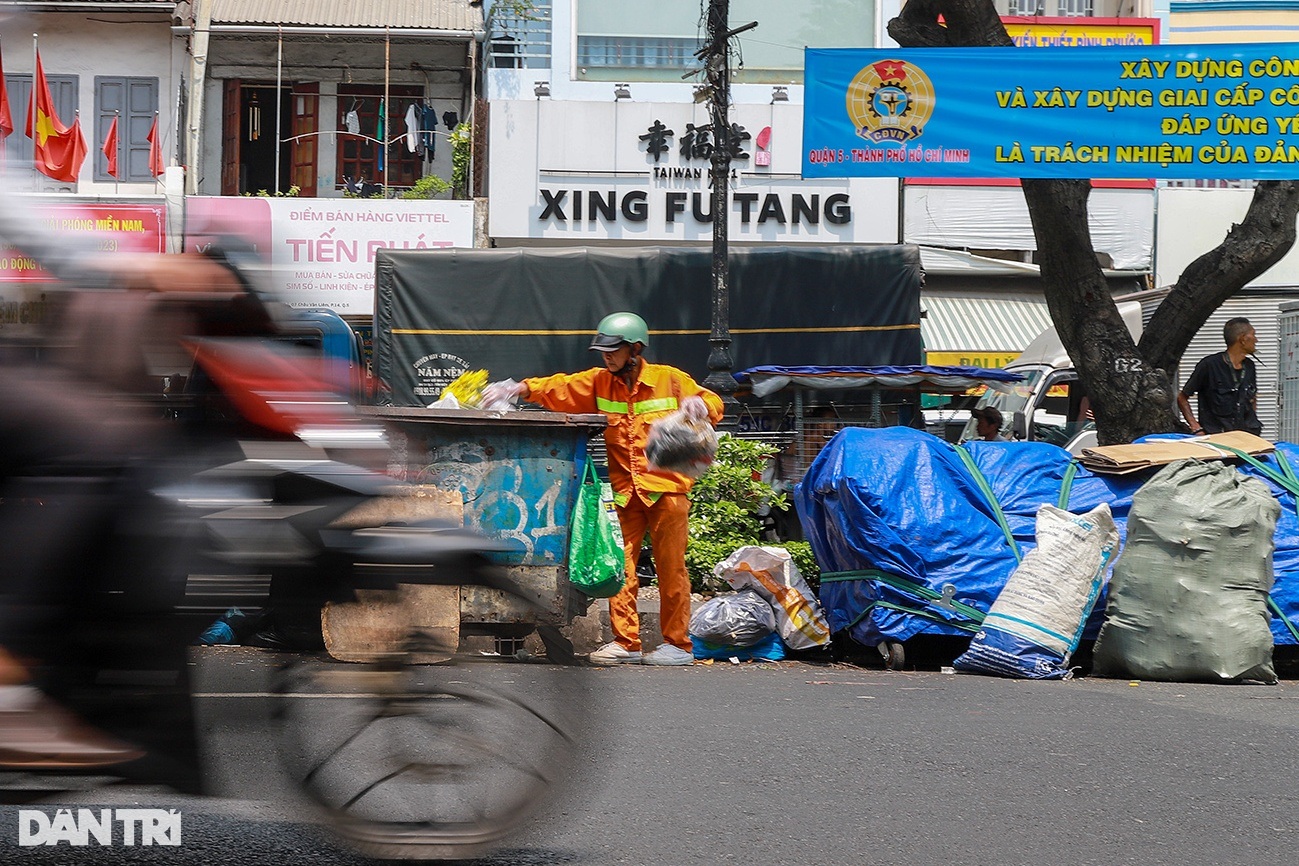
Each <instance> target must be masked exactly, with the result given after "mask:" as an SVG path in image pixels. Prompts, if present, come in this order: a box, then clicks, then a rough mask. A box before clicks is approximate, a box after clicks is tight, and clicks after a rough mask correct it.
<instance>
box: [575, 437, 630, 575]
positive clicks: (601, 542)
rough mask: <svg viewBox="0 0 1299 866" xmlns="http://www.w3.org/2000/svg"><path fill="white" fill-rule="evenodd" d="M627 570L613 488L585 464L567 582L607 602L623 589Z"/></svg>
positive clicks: (576, 507)
mask: <svg viewBox="0 0 1299 866" xmlns="http://www.w3.org/2000/svg"><path fill="white" fill-rule="evenodd" d="M626 568H627V561H626V558H625V555H624V553H623V550H622V527H621V526H619V524H618V512H617V511H616V510H615V509H614V504H613V487H611V486H610V485H609V484H607V483H605V482H602V481H601V480H600V479H599V477H598V476H597V475H596V474H595V464H594V463H592V462H591V461H590V460H587V461H586V472H585V474H584V476H583V478H582V487H581V489H580V490H578V493H577V505H576V506H574V508H573V531H572V533H571V534H570V535H569V540H568V579H569V582H571V583H572V584H573V586H575V587H577V589H579V590H581V591H582V592H583V593H585V594H586V595H589V596H590V597H591V598H608V597H609V596H613V595H617V594H618V592H619V591H620V590H621V589H622V586H623V583H624V582H625V581H626V579H627V570H626Z"/></svg>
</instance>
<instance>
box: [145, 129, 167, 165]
mask: <svg viewBox="0 0 1299 866" xmlns="http://www.w3.org/2000/svg"><path fill="white" fill-rule="evenodd" d="M144 138H145V141H147V142H149V173H150V174H152V175H153V176H154V177H157V176H158V175H160V174H162V173H163V171H164V170H165V169H166V168H167V167H166V166H165V165H163V164H162V142H161V141H160V140H159V137H158V115H156V114H155V115H154V116H153V126H151V127H149V134H148V135H146V136H145V137H144Z"/></svg>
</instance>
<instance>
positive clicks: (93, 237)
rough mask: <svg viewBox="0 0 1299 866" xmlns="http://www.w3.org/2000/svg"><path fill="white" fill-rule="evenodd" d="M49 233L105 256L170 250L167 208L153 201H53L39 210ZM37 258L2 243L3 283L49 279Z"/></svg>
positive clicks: (0, 271)
mask: <svg viewBox="0 0 1299 866" xmlns="http://www.w3.org/2000/svg"><path fill="white" fill-rule="evenodd" d="M37 220H38V221H39V222H40V223H41V224H42V225H43V226H45V228H46V230H47V231H48V232H49V236H50V237H52V238H55V239H63V238H66V239H67V240H68V242H69V243H77V244H81V245H83V246H85V247H87V248H89V249H93V250H97V251H99V252H101V253H103V254H104V255H113V254H115V253H162V252H166V249H167V230H166V226H167V209H166V207H165V206H164V205H163V204H161V203H159V204H156V205H150V204H120V205H107V204H77V203H69V204H50V205H43V206H41V207H40V208H39V210H38V211H37ZM48 279H49V276H48V275H47V274H46V273H45V272H44V271H42V270H41V269H40V268H39V267H38V266H37V264H36V261H35V260H34V259H32V258H31V257H30V256H28V255H26V254H24V253H23V252H22V251H20V250H15V249H12V248H11V247H8V246H2V245H0V283H30V282H40V281H43V280H48Z"/></svg>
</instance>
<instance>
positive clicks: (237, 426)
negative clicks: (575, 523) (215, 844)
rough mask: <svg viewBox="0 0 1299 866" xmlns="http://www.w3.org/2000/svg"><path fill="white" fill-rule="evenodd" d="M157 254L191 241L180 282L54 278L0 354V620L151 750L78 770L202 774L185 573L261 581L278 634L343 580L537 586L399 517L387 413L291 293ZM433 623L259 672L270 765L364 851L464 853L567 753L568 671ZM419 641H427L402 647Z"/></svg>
mask: <svg viewBox="0 0 1299 866" xmlns="http://www.w3.org/2000/svg"><path fill="white" fill-rule="evenodd" d="M166 258H167V259H177V260H178V259H181V258H185V259H187V261H186V263H185V264H186V266H187V267H188V269H189V270H188V271H187V272H186V273H187V276H186V280H185V283H186V288H187V290H186V291H183V292H168V291H144V292H141V291H132V290H130V289H129V288H128V289H126V290H112V289H107V290H104V289H101V290H98V291H85V292H70V293H68V294H67V295H66V296H65V297H63V298H62V299H61V303H60V304H59V307H60V310H59V314H58V325H57V326H56V327H55V328H53V329H52V334H53V338H52V339H51V340H49V341H46V342H45V343H43V344H42V345H40V346H39V347H35V348H34V349H33V347H30V346H29V347H26V349H25V350H24V353H23V354H24V356H25V357H23V358H21V359H19V360H17V361H11V363H9V364H8V365H7V367H6V368H5V369H4V370H3V371H0V376H2V377H3V380H4V381H5V382H6V383H9V384H8V385H6V386H4V387H0V411H3V412H4V413H5V418H7V419H8V420H7V421H6V420H3V419H0V435H4V436H8V437H9V438H12V439H14V440H15V441H17V442H18V443H19V447H16V448H6V449H5V450H6V451H7V453H8V457H7V465H6V471H5V472H4V474H3V476H0V485H2V486H0V543H3V544H4V546H5V549H6V550H8V551H13V552H14V556H15V558H16V562H15V564H14V566H13V568H12V571H11V574H10V577H9V579H8V583H7V584H6V585H4V586H0V592H3V594H4V611H3V615H2V617H0V641H2V642H3V643H4V644H5V645H7V646H9V647H10V649H12V650H15V651H17V652H20V653H22V654H23V655H25V656H28V657H33V658H36V659H39V660H40V662H41V666H40V672H41V677H40V680H39V684H40V686H41V687H42V689H43V690H44V691H46V692H47V693H48V694H50V695H52V696H53V697H54V698H55V699H57V700H59V701H60V702H62V703H64V704H65V705H66V706H68V707H70V708H72V709H73V710H74V711H75V712H77V713H78V714H80V715H81V716H82V717H83V718H84V719H86V720H87V721H88V722H90V723H91V724H93V725H95V726H97V727H98V728H100V729H102V730H104V731H106V732H108V733H110V734H111V735H113V736H115V737H119V738H121V739H122V740H125V741H128V742H130V743H132V744H137V745H139V746H140V747H141V749H142V750H144V751H145V753H146V754H145V756H144V757H142V758H140V759H138V760H135V761H132V762H130V763H127V764H123V765H120V766H115V767H112V768H111V769H108V770H102V769H101V770H96V779H95V782H96V783H97V782H99V781H103V780H104V779H119V778H120V779H125V780H128V781H134V782H140V781H146V782H150V783H157V782H162V783H165V784H168V785H170V786H172V787H173V788H175V789H177V790H179V791H182V792H201V791H202V790H203V782H204V779H203V770H202V762H201V761H200V759H199V747H198V740H197V736H196V733H195V719H194V712H193V706H192V703H193V702H192V695H191V689H190V683H189V675H188V670H189V665H188V647H189V645H190V644H192V643H193V641H194V638H195V636H196V634H197V631H198V629H197V628H196V624H195V621H194V619H193V618H192V616H186V609H187V607H192V606H193V605H192V601H193V598H194V595H195V593H196V592H197V593H200V594H201V595H202V596H203V597H204V598H205V600H206V601H207V602H209V603H212V604H216V605H217V606H220V605H222V604H225V603H226V600H225V599H223V592H228V593H229V594H230V599H229V603H238V604H241V605H244V606H248V605H249V603H250V601H252V602H253V603H256V602H257V599H250V597H249V592H250V587H255V588H260V589H262V590H264V591H265V593H266V597H265V598H263V599H261V602H262V603H263V604H264V605H265V606H266V607H267V608H268V610H269V611H270V612H271V616H272V617H273V619H274V621H275V624H276V626H277V628H278V630H279V633H280V634H281V635H287V636H289V638H290V639H297V640H299V641H305V642H313V641H314V642H315V644H316V645H317V646H318V645H319V640H320V638H319V633H320V616H321V609H322V607H323V606H324V605H326V604H331V603H346V602H348V601H352V600H355V598H356V594H357V592H358V591H363V590H370V591H373V590H381V591H387V592H389V593H399V592H400V588H401V587H404V586H411V585H421V584H423V585H430V584H439V585H451V586H462V585H477V586H484V587H488V588H491V589H494V590H497V591H499V592H501V593H503V594H505V595H507V596H510V597H513V598H515V599H521V600H523V601H524V602H527V603H537V600H536V599H532V598H530V597H529V596H528V594H527V593H526V592H525V591H524V590H522V589H520V588H519V587H518V586H517V585H515V584H514V583H513V582H512V581H510V580H509V578H508V577H507V576H506V575H505V573H504V572H503V571H502V570H501V569H499V568H497V567H495V566H493V565H492V564H490V563H489V561H488V559H487V558H486V554H488V553H490V552H491V551H493V550H494V549H496V544H495V543H494V542H493V541H491V540H490V539H487V538H485V537H483V536H481V535H479V534H477V533H474V532H471V531H469V530H468V529H466V528H465V527H463V526H461V525H454V524H450V523H447V522H445V521H440V520H437V519H432V518H420V517H418V515H417V516H415V517H411V516H410V508H409V502H410V499H411V497H410V491H409V490H403V489H402V488H401V486H400V485H398V484H397V483H395V482H394V481H393V480H392V479H390V478H388V477H386V476H385V475H383V474H382V472H381V471H378V469H379V468H380V467H382V466H384V465H385V464H386V441H385V437H384V431H383V430H382V428H381V427H378V426H376V425H375V424H373V423H371V422H369V421H366V420H365V419H362V418H361V417H359V416H358V415H357V413H356V412H355V411H354V410H353V407H352V406H351V405H350V404H349V403H348V401H347V400H346V399H345V398H344V397H342V396H339V391H340V386H341V385H342V383H339V382H337V381H330V379H329V375H328V374H327V373H325V372H323V369H322V368H321V367H320V365H319V364H318V363H316V361H317V360H318V359H312V358H310V357H306V356H304V355H303V353H302V352H300V351H295V347H294V346H292V345H291V343H292V340H285V339H284V335H285V333H286V329H285V327H284V323H285V321H286V311H285V310H284V309H282V308H280V307H279V306H278V305H277V304H276V303H275V302H273V301H271V300H268V298H267V297H266V296H265V295H263V294H262V293H261V292H259V291H257V289H256V287H255V285H254V282H253V280H252V279H251V278H250V276H249V273H248V270H247V267H246V266H245V265H244V264H243V263H241V262H240V260H239V258H238V256H237V255H235V254H231V253H228V252H223V251H220V250H214V251H213V252H212V253H211V254H210V255H209V256H207V257H205V258H199V257H192V256H187V257H166ZM177 264H179V262H177V261H169V262H167V263H166V265H165V266H166V267H167V268H173V269H174V268H175V267H176V266H177ZM146 270H147V269H146ZM177 273H179V272H177ZM199 274H201V275H199ZM204 280H208V281H209V282H208V283H207V284H205V283H204ZM163 282H164V285H163V286H162V288H167V287H168V286H166V285H165V282H166V280H165V278H164V280H163ZM196 286H198V288H199V289H200V290H195V287H196ZM150 287H151V288H158V287H159V286H150ZM5 444H6V445H8V444H9V443H5ZM24 445H25V446H26V447H22V446H24ZM385 504H400V507H392V508H390V507H385ZM394 514H399V515H401V517H400V518H393V517H392V515H394ZM257 575H270V576H271V579H270V580H269V581H261V582H260V583H259V582H257V581H254V580H253V579H252V578H253V577H254V576H257ZM187 602H189V603H188V604H187ZM440 641H441V638H440V637H439V635H438V634H437V633H436V632H435V631H434V630H429V629H423V628H421V627H419V626H418V625H411V626H410V627H409V631H408V633H407V634H406V636H405V639H404V641H402V643H401V645H400V646H399V647H398V648H396V649H389V650H387V651H386V652H383V653H380V654H378V655H377V656H376V657H375V658H374V659H373V660H372V661H370V662H368V663H365V664H348V665H342V664H337V663H331V662H329V661H325V660H322V659H321V658H319V657H318V656H301V655H299V656H293V657H290V659H289V660H288V661H287V662H286V663H285V664H284V665H283V666H282V668H281V669H280V671H279V674H278V678H277V682H276V685H275V690H276V692H277V694H279V696H280V705H279V710H278V720H279V722H280V730H281V737H282V742H281V753H282V755H283V758H284V765H285V768H286V771H287V772H289V773H290V774H291V775H292V776H293V778H294V779H295V780H296V781H297V782H298V783H299V784H300V785H301V786H302V788H303V790H304V791H306V792H307V793H308V794H309V795H310V797H311V798H312V799H313V800H314V801H315V802H316V803H317V804H318V805H319V807H321V808H323V809H324V810H325V812H326V813H327V815H328V816H329V817H330V818H331V820H332V823H333V826H334V827H335V828H336V829H337V831H338V832H339V833H340V834H341V835H342V836H343V837H344V838H345V839H346V840H347V841H349V842H350V843H351V844H352V845H353V846H354V847H356V848H357V849H358V850H360V851H361V852H362V853H365V854H367V855H369V856H374V857H383V858H401V859H411V858H414V859H442V858H454V859H460V858H465V857H470V856H476V855H477V854H480V853H482V852H483V851H485V850H488V849H490V848H491V847H492V846H494V845H496V844H498V843H499V842H500V841H501V840H502V839H504V838H505V837H506V836H507V835H508V834H509V833H510V832H512V831H514V830H515V829H517V828H518V827H519V826H520V825H521V824H522V823H523V822H524V821H525V820H526V818H527V817H528V816H529V815H530V814H531V813H532V811H533V809H534V807H536V806H538V805H539V804H541V803H542V802H544V800H545V798H546V797H547V796H548V795H549V793H550V792H552V791H553V789H554V787H555V786H556V784H557V783H558V782H559V781H561V780H562V779H563V777H564V776H565V775H566V772H565V771H566V768H567V766H568V764H569V762H570V761H571V759H572V752H573V750H574V748H575V745H576V742H577V739H578V736H577V730H578V728H579V726H580V724H581V723H582V719H583V718H584V717H585V713H584V711H583V701H584V698H585V695H586V694H587V689H586V688H585V687H584V686H580V685H578V684H575V683H573V681H572V678H571V676H570V672H569V671H567V670H565V669H564V668H562V667H560V666H554V665H529V666H527V667H526V668H524V669H522V670H523V671H525V673H520V670H521V669H520V668H519V667H517V666H511V665H508V664H505V662H507V661H509V660H504V659H501V658H500V657H493V656H488V655H481V654H471V653H465V652H461V651H460V648H459V647H458V646H447V645H443V644H442V643H441V642H440ZM430 658H436V659H438V660H439V661H441V662H442V663H441V664H437V665H415V664H413V663H412V662H414V661H415V660H428V659H430ZM567 660H571V654H569V655H568V657H567ZM32 775H33V774H30V773H27V774H20V775H19V777H17V778H15V777H13V774H10V777H8V778H7V779H6V781H5V782H4V783H3V784H0V787H2V788H4V789H5V790H6V793H7V796H8V798H9V799H10V800H11V801H12V800H15V799H24V798H25V797H27V796H43V795H48V793H49V789H50V787H51V784H52V783H51V782H50V780H49V774H48V773H42V774H39V775H41V776H42V777H43V781H42V782H41V783H40V784H38V785H35V786H30V785H29V786H27V787H24V782H30V781H31V779H32ZM83 775H84V774H83ZM69 783H70V784H71V781H69ZM53 784H54V786H55V787H57V783H53ZM23 791H28V792H29V794H26V795H25V794H24V793H23ZM31 791H35V792H36V793H34V794H33V793H30V792H31Z"/></svg>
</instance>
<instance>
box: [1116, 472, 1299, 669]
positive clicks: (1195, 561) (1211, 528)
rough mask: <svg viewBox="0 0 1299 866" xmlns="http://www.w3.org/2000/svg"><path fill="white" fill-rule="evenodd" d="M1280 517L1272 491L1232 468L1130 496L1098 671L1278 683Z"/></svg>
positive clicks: (1153, 483) (1163, 480)
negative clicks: (1271, 599)
mask: <svg viewBox="0 0 1299 866" xmlns="http://www.w3.org/2000/svg"><path fill="white" fill-rule="evenodd" d="M1280 514H1281V506H1280V505H1278V504H1277V501H1276V500H1275V499H1274V498H1273V497H1272V494H1271V493H1270V492H1269V490H1268V488H1267V486H1266V485H1265V484H1264V483H1263V482H1262V481H1259V480H1258V479H1255V478H1248V477H1246V476H1245V475H1243V474H1241V473H1240V472H1237V471H1236V469H1235V468H1234V467H1232V466H1228V465H1226V464H1223V463H1218V462H1212V463H1205V462H1201V461H1199V460H1180V461H1178V462H1177V463H1171V464H1169V465H1168V466H1165V467H1164V468H1163V469H1161V470H1160V471H1159V472H1158V473H1157V474H1156V475H1155V476H1154V477H1153V478H1151V479H1150V480H1149V481H1148V482H1146V484H1145V486H1143V487H1142V488H1141V489H1140V490H1138V491H1137V493H1136V495H1135V496H1134V497H1133V498H1132V511H1131V512H1130V513H1129V515H1128V539H1127V545H1126V547H1125V548H1124V550H1123V556H1122V557H1121V558H1120V559H1119V561H1118V563H1117V564H1116V565H1115V566H1114V577H1113V578H1112V579H1111V580H1110V589H1109V605H1108V607H1107V608H1106V610H1105V624H1104V625H1102V626H1101V633H1100V636H1099V637H1098V638H1097V639H1096V648H1095V652H1094V655H1093V668H1092V669H1093V672H1094V673H1096V674H1098V675H1100V676H1132V677H1139V678H1141V679H1150V680H1171V681H1174V682H1182V681H1210V682H1235V681H1239V680H1262V681H1264V682H1276V671H1275V670H1274V669H1273V667H1272V631H1271V628H1270V625H1269V622H1268V620H1269V614H1268V606H1267V599H1268V593H1269V592H1270V591H1271V589H1272V551H1273V533H1274V532H1275V530H1276V523H1277V519H1278V518H1279V517H1280Z"/></svg>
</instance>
